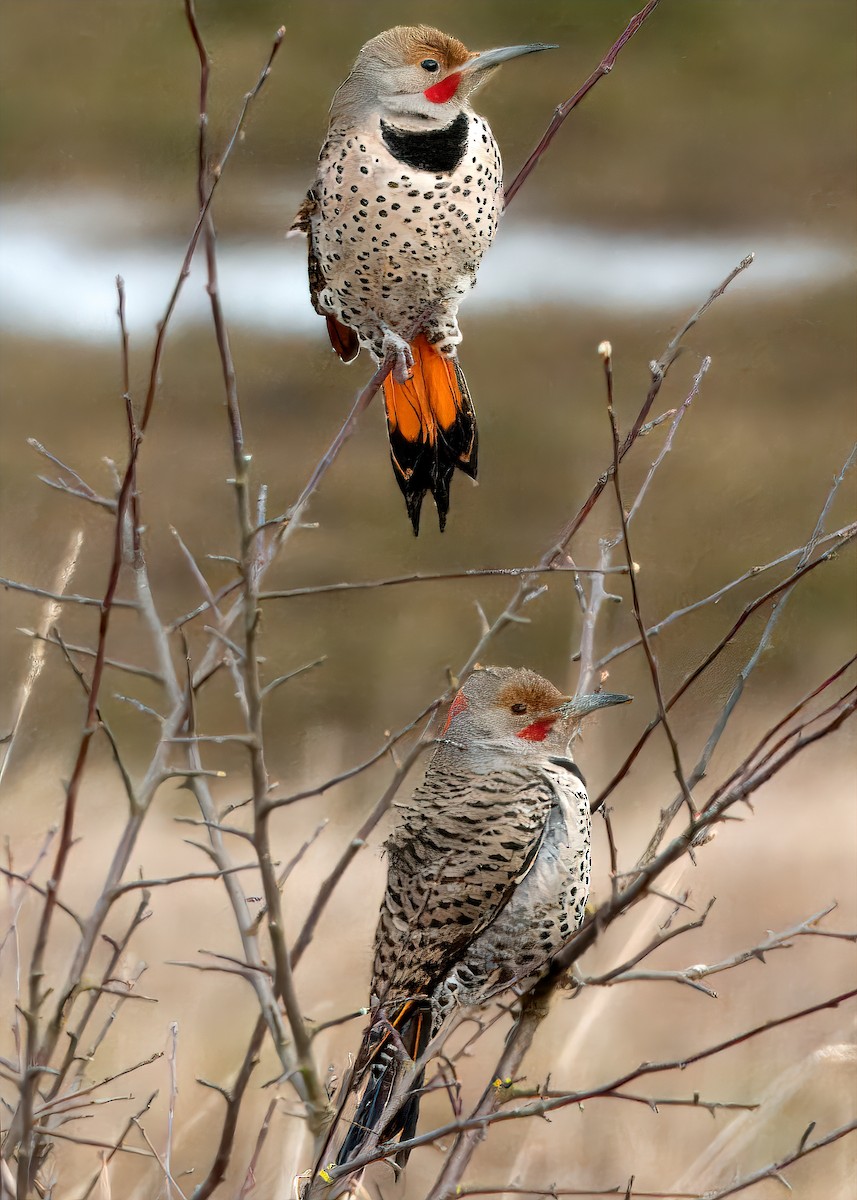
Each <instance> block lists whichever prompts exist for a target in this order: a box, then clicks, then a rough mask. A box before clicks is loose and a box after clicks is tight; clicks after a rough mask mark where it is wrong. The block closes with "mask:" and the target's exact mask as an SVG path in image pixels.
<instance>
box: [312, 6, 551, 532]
mask: <svg viewBox="0 0 857 1200" xmlns="http://www.w3.org/2000/svg"><path fill="white" fill-rule="evenodd" d="M553 48H554V47H549V46H543V45H541V44H539V45H527V46H507V47H504V48H502V49H497V50H487V51H482V52H481V53H474V52H472V51H470V50H468V49H467V47H466V46H465V45H464V44H463V43H462V42H460V41H458V39H457V38H454V37H450V36H449V35H448V34H445V33H442V32H441V31H440V30H439V29H433V28H431V27H430V26H428V25H414V26H405V25H399V26H396V27H395V28H394V29H388V30H386V32H384V33H380V34H378V36H377V37H374V38H372V39H371V41H369V42H367V43H366V45H365V46H364V47H363V48H362V50H361V51H360V53H359V54H358V56H357V60H356V61H355V63H354V66H353V67H352V69H351V72H350V74H349V75H348V77H347V78H346V79H345V81H344V82H343V83H342V84H341V85H340V87H339V89H338V91H337V92H336V95H335V96H334V98H333V103H332V105H331V110H330V126H329V129H328V134H327V138H326V140H325V142H324V145H323V146H322V148H321V154H320V156H319V162H318V173H317V175H316V179H315V182H314V183H313V185H312V187H311V188H310V190H309V192H308V194H307V198H306V200H305V201H304V203H303V204H302V205H301V208H300V210H299V212H298V214H297V217H296V219H295V221H294V224H293V225H292V227H291V229H290V231H289V232H290V233H291V234H296V233H305V234H306V235H307V241H308V248H309V287H310V296H311V299H312V303H313V306H314V308H315V309H316V311H317V312H318V313H320V314H321V315H322V316H324V317H325V318H326V319H327V328H328V333H329V335H330V341H331V344H332V345H333V348H334V350H335V351H336V352H337V354H338V355H339V357H340V358H341V359H342V360H343V361H344V362H351V361H352V360H353V359H354V358H355V357H356V356H357V354H358V353H359V350H360V348H361V347H363V348H364V349H366V350H367V351H368V352H369V354H370V355H371V356H372V359H373V360H374V362H375V363H376V365H380V364H381V363H383V362H385V361H388V360H392V361H393V363H394V366H393V369H392V372H391V373H390V374H389V375H388V376H387V378H386V380H385V381H384V399H385V406H386V413H387V430H388V433H389V438H390V454H391V458H392V462H393V471H394V474H395V477H396V480H397V482H398V485H399V487H400V489H401V491H402V493H403V495H404V498H405V504H406V507H407V511H408V515H409V517H410V519H411V523H412V525H413V529H414V533H419V525H420V509H421V506H422V501H423V498H424V496H425V495H426V493H427V492H431V494H432V497H433V498H434V502H435V506H436V508H437V514H438V520H439V523H440V528H441V530H442V529H443V528H444V526H445V524H446V515H447V512H448V510H449V489H450V483H451V479H452V475H453V472H454V470H455V468H456V467H457V468H458V469H459V470H460V471H463V472H464V474H465V475H469V476H470V477H471V478H473V479H475V478H476V465H477V441H478V439H477V430H476V415H475V413H474V409H473V402H472V400H471V398H470V392H469V391H468V387H467V383H466V381H465V378H464V374H463V373H462V370H461V367H460V366H459V364H458V354H457V348H458V345H459V343H460V341H461V333H460V331H459V328H458V306H459V304H460V302H461V300H462V299H463V298H464V296H466V294H467V293H468V292H469V291H470V289H471V287H472V286H473V284H474V281H475V279H476V272H477V269H478V267H479V263H480V261H481V259H482V256H483V254H484V253H485V251H486V250H487V248H488V247H489V245H490V244H491V241H492V239H493V237H494V234H495V232H496V230H497V222H498V220H499V217H500V213H501V211H502V208H503V178H502V174H503V169H502V165H501V161H500V151H499V150H498V148H497V143H496V141H495V140H494V135H493V134H492V132H491V129H490V127H489V125H488V123H487V121H486V120H485V119H484V118H483V117H480V116H479V115H478V114H477V113H475V112H474V111H473V109H472V107H471V100H472V97H473V95H474V93H475V92H476V90H477V88H479V87H480V86H481V85H482V84H483V83H484V82H485V80H486V79H487V78H488V77H489V76H490V75H491V74H492V73H493V72H494V69H495V68H496V67H498V66H499V65H500V64H501V63H503V62H505V61H506V60H508V59H511V58H517V57H518V56H520V55H523V54H531V53H533V52H534V51H537V50H547V49H553Z"/></svg>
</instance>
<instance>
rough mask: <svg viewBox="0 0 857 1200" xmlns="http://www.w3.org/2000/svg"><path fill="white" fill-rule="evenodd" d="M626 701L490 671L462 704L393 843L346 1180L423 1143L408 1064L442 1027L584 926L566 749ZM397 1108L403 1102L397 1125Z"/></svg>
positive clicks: (584, 826) (535, 968)
mask: <svg viewBox="0 0 857 1200" xmlns="http://www.w3.org/2000/svg"><path fill="white" fill-rule="evenodd" d="M628 699H630V697H628V696H617V695H609V694H605V693H598V694H595V695H589V696H582V697H577V698H575V699H571V698H569V697H567V696H563V695H562V694H561V692H559V691H558V689H557V688H555V687H554V686H553V684H552V683H549V682H548V681H547V680H546V679H543V678H542V677H541V676H539V675H536V674H535V673H534V672H533V671H528V670H516V669H511V668H493V667H488V668H485V669H484V670H480V671H476V672H474V674H473V675H471V676H470V678H469V679H468V681H467V682H466V684H465V685H464V687H463V688H462V689H461V691H460V692H459V693H458V694H457V696H456V697H455V699H454V700H453V702H452V705H451V707H450V709H449V716H448V718H447V722H446V726H445V728H444V730H443V734H442V737H441V740H440V744H439V746H438V748H437V750H436V751H435V753H434V755H433V756H432V759H431V761H430V763H429V766H428V770H427V772H426V776H425V779H424V782H423V783H422V784H421V786H420V787H418V788H417V790H416V791H415V792H414V794H413V796H412V798H411V800H410V801H409V802H408V803H407V804H406V805H403V806H402V807H401V809H400V814H399V822H398V825H397V827H396V829H395V831H394V832H393V833H392V835H391V836H390V838H389V839H388V841H387V843H386V849H387V855H388V861H389V866H388V876H387V890H386V894H385V896H384V901H383V904H382V906H381V915H380V919H379V922H378V930H377V933H376V938H375V965H374V976H373V980H372V995H373V1004H374V1005H375V1008H374V1016H373V1021H372V1025H371V1026H370V1029H369V1031H368V1033H367V1035H366V1038H365V1039H364V1043H363V1048H362V1050H361V1053H360V1055H359V1056H358V1059H357V1063H356V1077H357V1079H358V1080H361V1081H362V1082H363V1092H362V1096H361V1099H360V1103H359V1105H358V1108H357V1112H356V1115H355V1117H354V1120H353V1123H352V1125H351V1127H350V1129H349V1132H348V1134H347V1135H346V1138H345V1140H344V1142H343V1144H342V1147H341V1149H340V1152H339V1157H338V1159H337V1163H338V1164H339V1165H342V1164H346V1163H348V1162H349V1161H351V1160H353V1159H354V1158H355V1156H356V1155H358V1154H359V1153H360V1151H361V1149H362V1148H363V1147H364V1146H365V1144H366V1142H367V1139H368V1138H369V1137H370V1136H372V1135H374V1137H375V1139H376V1140H377V1141H388V1140H390V1139H392V1138H394V1137H396V1136H397V1135H398V1136H399V1138H400V1140H402V1141H406V1140H407V1139H409V1138H411V1137H413V1135H414V1132H415V1130H416V1124H417V1115H418V1106H419V1089H420V1088H421V1086H422V1070H421V1069H419V1068H418V1069H416V1070H415V1068H414V1065H413V1064H414V1061H415V1060H416V1059H418V1058H419V1056H420V1055H421V1054H422V1053H423V1052H424V1050H425V1049H426V1046H427V1045H428V1043H429V1041H430V1040H431V1038H432V1037H433V1036H434V1035H435V1034H436V1033H437V1032H438V1031H439V1030H440V1028H441V1026H442V1024H443V1022H444V1020H445V1019H446V1017H447V1016H448V1015H449V1014H450V1013H451V1012H452V1011H453V1010H454V1009H455V1008H456V1007H457V1006H458V1005H467V1006H472V1005H481V1004H484V1003H485V1002H486V1001H488V1000H489V999H491V997H492V996H495V995H497V994H498V993H499V992H501V991H503V990H504V989H506V988H509V987H511V986H513V985H518V986H521V985H523V984H525V983H527V982H528V981H533V980H534V979H536V978H537V977H538V976H539V975H540V974H541V973H542V972H543V971H544V969H545V968H546V966H547V964H548V962H549V960H550V958H551V957H552V956H553V955H554V954H555V953H556V952H557V951H558V950H559V949H560V947H561V946H563V945H564V944H565V943H566V942H567V941H568V940H569V938H570V937H571V936H572V934H573V933H574V932H575V931H576V930H577V928H578V927H579V925H580V923H581V921H582V920H583V913H584V909H585V907H586V902H587V898H588V895H589V877H590V861H591V859H590V811H589V798H588V796H587V793H586V785H585V783H584V779H583V776H582V774H581V772H580V770H579V769H578V767H577V765H576V764H575V762H574V760H573V758H572V757H571V754H570V750H569V741H570V738H571V735H572V734H573V733H574V732H575V731H576V729H577V727H578V725H579V723H580V721H581V720H582V719H583V718H585V717H586V715H587V714H588V713H590V712H593V711H594V710H596V709H598V708H601V707H603V706H605V705H611V704H621V703H624V702H625V701H626V700H628ZM408 1072H410V1074H409V1075H408V1074H407V1073H408ZM403 1079H407V1083H406V1084H404V1085H403V1083H402V1080H403ZM391 1097H393V1099H394V1103H395V1102H396V1100H399V1101H402V1100H403V1102H402V1103H401V1104H400V1107H399V1109H398V1111H397V1112H395V1113H393V1114H392V1115H391V1114H390V1113H387V1114H385V1108H388V1106H389V1107H390V1108H392V1106H390V1104H389V1102H390V1099H391ZM406 1159H407V1151H401V1152H400V1154H399V1159H398V1161H399V1163H400V1165H403V1163H404V1161H405V1160H406Z"/></svg>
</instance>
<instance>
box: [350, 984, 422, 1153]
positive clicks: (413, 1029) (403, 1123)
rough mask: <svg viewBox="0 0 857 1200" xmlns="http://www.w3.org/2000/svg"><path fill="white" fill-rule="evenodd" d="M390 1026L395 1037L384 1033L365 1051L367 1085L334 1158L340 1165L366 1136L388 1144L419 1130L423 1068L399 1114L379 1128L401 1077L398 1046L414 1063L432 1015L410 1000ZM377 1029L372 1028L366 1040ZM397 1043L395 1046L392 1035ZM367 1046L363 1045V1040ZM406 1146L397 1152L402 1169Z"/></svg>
mask: <svg viewBox="0 0 857 1200" xmlns="http://www.w3.org/2000/svg"><path fill="white" fill-rule="evenodd" d="M390 1024H391V1025H392V1026H393V1028H394V1029H395V1031H396V1033H395V1035H393V1034H390V1033H389V1032H387V1033H383V1034H382V1035H381V1039H380V1040H379V1042H378V1045H377V1047H376V1048H374V1049H370V1050H369V1055H370V1057H369V1061H368V1065H367V1066H366V1067H365V1068H364V1075H365V1079H366V1083H365V1085H364V1088H363V1094H362V1096H361V1097H360V1103H359V1104H358V1105H357V1111H356V1113H355V1114H354V1117H353V1119H352V1122H351V1127H350V1129H349V1130H348V1133H347V1134H346V1136H345V1140H344V1141H343V1143H342V1146H341V1147H340V1150H339V1153H338V1155H337V1156H336V1165H337V1166H343V1165H345V1164H347V1163H349V1162H351V1161H352V1160H353V1159H355V1158H356V1157H357V1155H358V1154H360V1153H361V1151H362V1149H363V1147H364V1144H365V1143H366V1141H367V1139H368V1138H369V1135H370V1134H372V1133H377V1135H378V1141H379V1142H387V1141H390V1140H391V1139H392V1138H395V1137H398V1138H399V1140H400V1141H403V1142H404V1141H408V1140H409V1139H410V1138H412V1137H413V1136H414V1134H415V1133H416V1128H417V1118H418V1117H419V1111H420V1093H421V1090H422V1086H423V1077H424V1075H425V1072H424V1071H423V1070H420V1071H418V1072H416V1073H415V1074H414V1076H413V1079H412V1080H411V1082H410V1086H409V1088H408V1094H407V1096H406V1098H405V1101H404V1103H403V1104H402V1106H401V1108H399V1110H398V1112H396V1113H395V1114H394V1116H392V1117H391V1118H390V1120H389V1121H388V1122H387V1123H386V1125H383V1126H381V1121H382V1118H383V1114H384V1109H385V1108H386V1107H387V1104H388V1103H389V1101H390V1097H391V1096H392V1094H393V1090H394V1088H395V1086H396V1084H397V1082H398V1081H399V1079H400V1077H401V1073H402V1071H403V1069H406V1064H404V1063H403V1060H402V1049H404V1050H405V1051H406V1052H407V1054H408V1055H409V1056H410V1058H411V1060H412V1061H416V1059H418V1058H419V1057H420V1055H421V1054H422V1053H423V1051H424V1050H425V1048H426V1046H427V1045H428V1042H429V1036H430V1034H431V1015H430V1013H429V1011H428V1008H427V1006H426V1005H424V1004H416V1003H414V1002H413V1001H409V1002H407V1003H405V1004H404V1005H402V1007H401V1009H400V1010H399V1013H398V1014H397V1015H396V1016H394V1017H393V1018H392V1020H391V1022H390ZM373 1033H375V1031H373V1030H370V1032H369V1034H368V1038H370V1039H371V1038H372V1037H373ZM394 1037H396V1038H397V1042H398V1044H396V1045H394V1044H393V1038H394ZM364 1049H365V1044H364ZM409 1154H410V1151H409V1150H400V1151H399V1153H398V1154H397V1155H396V1163H397V1165H398V1166H399V1167H403V1166H404V1165H405V1163H406V1162H407V1161H408V1155H409Z"/></svg>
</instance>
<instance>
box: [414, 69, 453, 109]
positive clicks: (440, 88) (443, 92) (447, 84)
mask: <svg viewBox="0 0 857 1200" xmlns="http://www.w3.org/2000/svg"><path fill="white" fill-rule="evenodd" d="M460 82H461V75H459V74H458V73H457V72H456V73H455V74H453V75H447V77H446V79H441V81H440V83H435V84H433V85H432V86H431V87H430V88H426V90H425V91H424V92H423V95H424V96H425V98H426V100H431V102H432V104H446V102H447V100H451V99H452V97H453V96H454V95H455V93H456V92H457V91H458V85H459V83H460Z"/></svg>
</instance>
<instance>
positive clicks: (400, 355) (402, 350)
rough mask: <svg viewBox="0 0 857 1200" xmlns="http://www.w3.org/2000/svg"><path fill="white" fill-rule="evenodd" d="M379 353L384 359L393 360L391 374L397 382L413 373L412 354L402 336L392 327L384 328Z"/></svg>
mask: <svg viewBox="0 0 857 1200" xmlns="http://www.w3.org/2000/svg"><path fill="white" fill-rule="evenodd" d="M381 353H382V355H383V357H384V360H385V361H389V360H390V359H392V360H393V364H394V365H393V375H394V376H395V378H396V381H397V382H398V383H404V382H405V381H406V380H408V379H410V378H411V376H412V375H413V373H414V354H413V351H412V350H411V348H410V346H409V345H408V343H407V342H406V341H405V339H404V338H403V337H399V335H398V334H397V333H394V332H393V330H392V329H385V330H384V340H383V342H382V343H381Z"/></svg>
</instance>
